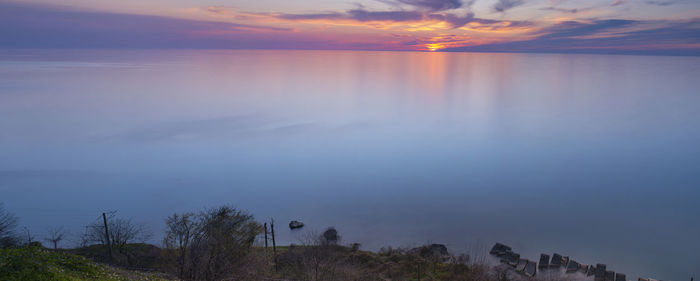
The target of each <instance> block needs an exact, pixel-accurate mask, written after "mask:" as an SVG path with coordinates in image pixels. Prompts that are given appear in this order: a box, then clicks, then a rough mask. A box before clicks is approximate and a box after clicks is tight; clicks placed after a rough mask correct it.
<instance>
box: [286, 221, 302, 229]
mask: <svg viewBox="0 0 700 281" xmlns="http://www.w3.org/2000/svg"><path fill="white" fill-rule="evenodd" d="M302 227H304V223H303V222H300V221H290V222H289V229H297V228H302Z"/></svg>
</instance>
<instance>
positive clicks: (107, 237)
mask: <svg viewBox="0 0 700 281" xmlns="http://www.w3.org/2000/svg"><path fill="white" fill-rule="evenodd" d="M102 221H103V222H104V224H105V241H106V242H107V249H108V250H109V258H110V259H111V258H112V243H110V242H109V229H108V228H107V215H106V214H105V213H102Z"/></svg>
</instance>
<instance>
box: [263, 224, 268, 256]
mask: <svg viewBox="0 0 700 281" xmlns="http://www.w3.org/2000/svg"><path fill="white" fill-rule="evenodd" d="M263 227H265V250H267V223H265V224H263Z"/></svg>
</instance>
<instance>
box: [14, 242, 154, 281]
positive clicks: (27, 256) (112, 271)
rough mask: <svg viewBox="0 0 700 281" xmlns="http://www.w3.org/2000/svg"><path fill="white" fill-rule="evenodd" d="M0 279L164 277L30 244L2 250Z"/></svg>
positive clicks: (78, 280)
mask: <svg viewBox="0 0 700 281" xmlns="http://www.w3.org/2000/svg"><path fill="white" fill-rule="evenodd" d="M0 280H4V281H24V280H37V281H44V280H45V281H54V280H55V281H64V280H65V281H81V280H101V281H130V280H165V279H161V278H159V277H157V276H155V275H150V274H146V273H141V272H133V271H128V270H122V269H116V268H112V267H108V266H104V265H101V264H97V263H95V262H93V261H91V260H89V259H87V258H84V257H81V256H78V255H74V254H70V253H64V252H56V251H50V250H47V249H44V248H42V247H39V246H29V247H23V248H15V249H0Z"/></svg>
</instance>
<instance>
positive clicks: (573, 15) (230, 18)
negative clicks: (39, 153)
mask: <svg viewBox="0 0 700 281" xmlns="http://www.w3.org/2000/svg"><path fill="white" fill-rule="evenodd" d="M0 47H1V48H179V49H181V48H193V49H194V48H203V49H350V50H422V51H437V50H440V51H487V52H503V51H505V52H573V53H624V54H662V55H665V54H666V55H700V1H697V0H648V1H647V0H591V1H574V0H348V1H345V0H296V1H291V0H228V1H225V0H224V1H222V0H203V1H201V0H150V1H142V0H118V1H117V0H105V1H94V0H62V1H57V0H53V1H52V0H28V1H21V2H15V1H0Z"/></svg>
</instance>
